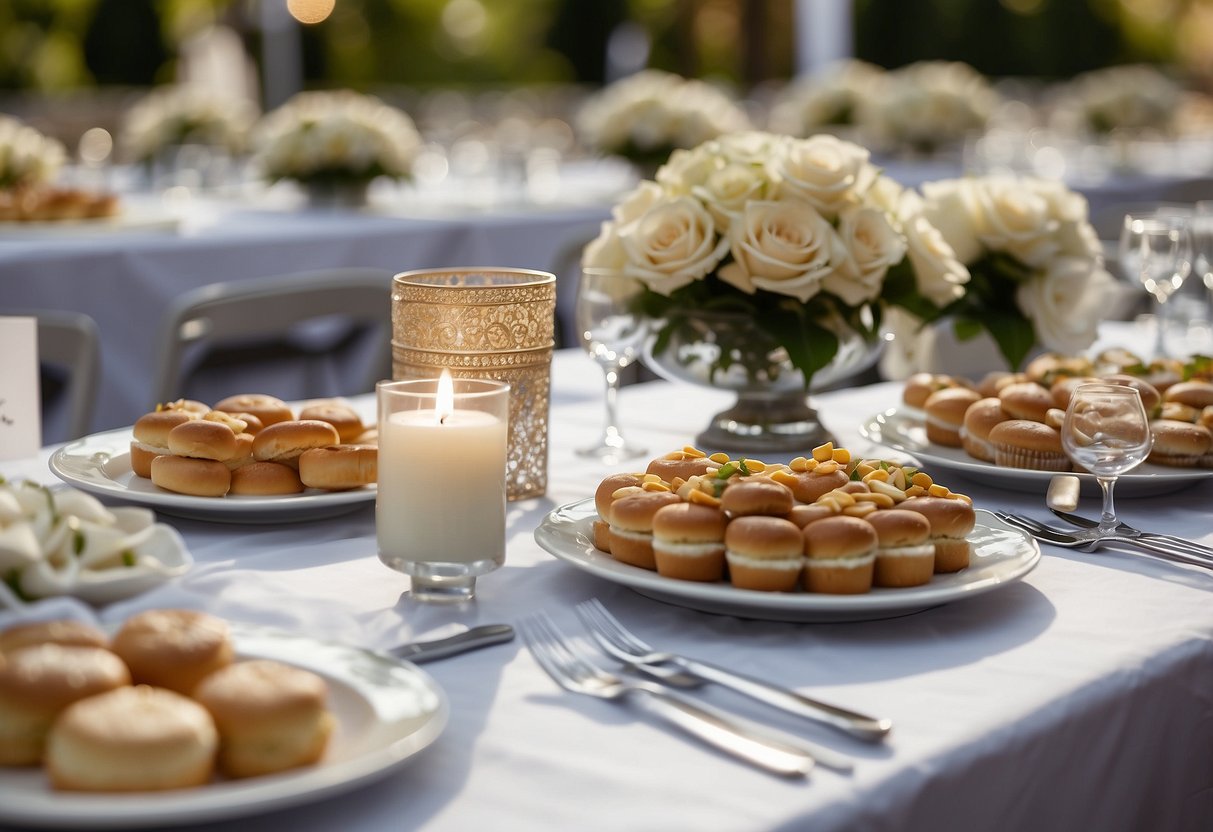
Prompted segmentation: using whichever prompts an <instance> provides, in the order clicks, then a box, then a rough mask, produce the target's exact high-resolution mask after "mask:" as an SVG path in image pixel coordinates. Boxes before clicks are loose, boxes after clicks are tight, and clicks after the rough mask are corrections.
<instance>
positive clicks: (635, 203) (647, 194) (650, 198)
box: [611, 181, 666, 225]
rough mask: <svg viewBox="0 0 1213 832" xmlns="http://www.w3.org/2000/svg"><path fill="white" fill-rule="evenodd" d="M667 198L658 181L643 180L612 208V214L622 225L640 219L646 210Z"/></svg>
mask: <svg viewBox="0 0 1213 832" xmlns="http://www.w3.org/2000/svg"><path fill="white" fill-rule="evenodd" d="M665 198H666V194H665V191H663V190H662V189H661V186H660V185H658V184H657V183H656V182H648V181H645V182H641V183H640V184H639V185H638V186H637V187H636V188H634V189H633V190H632V191H631V192H630V193H629V194H627V195H626V196H624V198H623V199H621V200H620V201H619V204H618V205H616V206H615V207H614V208H612V209H611V216H612V217H614V218H615V222H617V223H619V224H620V225H624V224H626V223H629V222H632V221H634V220H637V219H639V218H640V217H642V216H643V215H644V213H645V212H646V211H648V210H649V209H650V208H652V207H653V206H654V205H656V204H657V203H658V202H661V201H662V200H663V199H665Z"/></svg>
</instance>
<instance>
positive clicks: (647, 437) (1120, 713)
mask: <svg viewBox="0 0 1213 832" xmlns="http://www.w3.org/2000/svg"><path fill="white" fill-rule="evenodd" d="M597 373H598V371H597V370H596V368H595V367H594V366H593V365H591V364H590V362H589V360H588V359H586V358H584V357H583V356H581V355H580V354H577V353H568V352H565V353H560V354H558V356H557V361H556V363H555V368H554V387H555V391H556V392H555V394H554V401H553V408H552V427H551V448H550V482H549V487H548V493H547V496H546V497H545V498H543V499H535V500H530V501H526V502H522V503H517V504H511V506H510V507H509V517H508V526H509V532H508V534H509V541H508V554H507V563H506V565H505V567H504V568H503V569H501V570H500V571H498V572H496V573H494V574H491V575H489V576H487V577H484V578H482V579H481V580H480V582H479V600H478V601H477V602H476V603H475V604H474V605H472V606H471V608H470V609H466V610H462V609H456V608H452V607H445V606H418V605H416V604H415V603H414V602H412V601H411V600H410V599H408V598H406V597H402V593H403V592H404V591H405V590H406V589H407V586H408V582H407V579H406V578H405V577H404V576H401V575H398V574H396V573H394V572H392V571H390V570H388V569H387V568H386V567H385V566H383V565H382V564H380V562H379V561H378V559H377V558H376V554H375V539H374V512H373V510H372V509H371V508H370V507H369V506H368V507H366V508H363V509H360V510H358V511H356V512H354V513H352V514H348V515H345V516H342V517H337V518H332V519H328V520H322V521H314V522H299V523H294V524H290V525H282V526H240V525H228V524H220V523H204V522H198V521H187V520H178V519H174V518H171V517H164V518H162V519H164V520H165V521H166V522H169V523H172V524H173V525H174V526H176V527H177V528H178V529H179V530H180V531H181V532H182V534H183V535H184V536H185V539H186V541H187V542H188V545H189V547H190V549H191V550H192V552H193V554H194V557H195V558H196V559H197V561H198V564H197V566H196V568H195V569H194V571H193V572H191V573H190V574H189V575H187V576H185V577H184V578H183V579H181V580H179V581H177V582H176V583H174V584H172V585H169V586H166V587H163V588H161V589H158V590H155V591H152V592H150V593H148V594H147V595H145V596H142V597H139V598H136V599H133V600H131V601H128V602H123V603H120V604H116V605H114V606H111V607H109V608H107V609H104V610H102V611H101V616H102V618H103V619H104V620H107V621H119V620H121V619H123V618H124V617H126V616H128V615H129V614H131V613H132V612H134V611H136V610H139V609H143V608H149V607H158V606H166V605H184V606H190V607H196V608H200V609H206V610H209V611H212V612H214V613H217V614H220V615H223V616H226V617H228V618H230V619H233V620H237V621H247V622H255V623H263V624H268V625H273V626H276V627H280V628H284V629H287V630H291V631H296V632H300V633H305V634H308V635H311V636H315V637H319V638H325V639H336V640H341V641H345V642H349V643H352V644H357V645H365V646H371V647H377V648H386V647H390V646H392V645H393V644H397V643H399V642H402V641H405V640H409V639H413V638H417V637H424V636H429V635H442V634H446V633H448V632H451V631H454V630H455V629H458V628H459V626H461V625H472V624H475V623H486V622H498V621H509V622H516V621H518V620H519V618H521V617H522V616H524V615H525V614H527V613H530V612H533V611H534V610H538V609H544V610H547V611H548V612H550V613H551V614H552V616H553V617H554V618H555V620H556V621H557V622H558V623H559V624H560V625H561V626H562V627H564V628H567V630H568V631H569V632H570V633H581V632H583V631H581V629H580V626H579V624H578V623H577V620H576V617H575V615H574V613H573V609H572V608H573V606H574V604H575V603H576V602H578V601H581V600H584V599H588V598H591V597H595V596H596V597H598V598H601V599H602V600H603V601H604V602H605V603H606V604H607V605H608V606H609V607H610V608H611V609H612V610H614V611H615V612H616V613H617V615H618V616H619V617H620V618H621V619H622V620H624V621H625V622H626V623H628V624H629V625H631V626H632V627H633V629H635V630H637V631H638V632H639V633H641V634H642V635H643V636H644V637H645V638H646V639H647V640H649V641H651V642H653V643H654V644H657V645H660V646H663V647H667V648H670V649H673V650H677V651H681V652H683V653H686V654H689V655H693V656H699V657H704V658H709V657H710V658H712V659H714V660H716V661H718V662H719V663H721V664H725V665H730V666H733V667H736V668H739V669H744V670H746V671H747V672H750V673H752V674H754V675H757V676H761V677H765V678H769V679H772V680H775V681H777V682H781V683H784V684H787V685H791V686H793V687H795V688H798V689H800V690H802V691H804V692H806V693H811V694H814V695H817V696H819V697H821V698H824V699H827V700H833V701H836V702H839V703H842V704H846V705H849V706H851V707H853V708H855V709H858V710H861V711H866V712H870V713H875V714H880V715H886V716H888V717H891V718H892V719H893V720H894V722H895V724H896V727H895V729H894V731H893V733H892V735H891V736H890V738H889V740H888V742H887V743H886V744H885V745H883V746H881V747H876V748H873V747H868V746H863V745H861V744H859V743H856V742H852V741H849V740H848V739H846V738H841V737H836V736H834V735H832V734H830V733H828V732H826V731H821V730H817V729H814V728H812V727H804V726H802V725H798V724H797V723H796V722H795V720H793V719H790V718H785V717H782V716H777V715H772V714H771V713H770V712H769V711H766V710H764V709H762V708H761V707H759V706H754V705H752V704H750V703H749V702H748V701H747V700H743V699H741V698H740V697H737V696H735V695H733V694H730V693H729V692H727V691H719V690H709V691H704V695H705V697H706V698H707V699H708V700H709V701H711V702H712V703H714V704H717V705H720V706H724V707H728V708H733V709H736V710H738V711H739V712H741V713H743V714H745V715H747V716H749V717H752V718H760V719H766V720H770V721H771V722H772V724H775V725H778V726H779V727H782V728H784V729H794V730H798V731H800V732H802V733H803V735H804V736H806V737H809V738H811V739H813V740H814V741H816V742H818V743H821V744H824V745H828V746H830V747H831V748H834V749H835V750H838V751H841V752H844V753H846V754H850V755H853V756H854V757H855V759H856V760H857V763H856V768H855V771H854V773H853V774H851V775H843V774H838V773H835V772H832V771H827V770H821V769H819V770H818V771H816V772H815V773H814V774H813V775H812V777H811V778H810V779H809V780H808V781H807V782H789V781H785V780H782V779H779V778H776V777H773V776H769V775H766V774H763V773H759V772H757V771H755V770H751V769H750V768H748V767H746V766H744V765H741V764H738V763H736V762H734V761H733V760H731V759H728V758H725V757H723V756H720V755H718V754H716V753H713V752H710V751H707V750H704V749H702V748H700V747H697V746H695V745H694V744H692V743H690V742H688V741H687V740H685V739H684V738H682V737H681V736H679V735H677V734H676V733H674V732H672V731H671V730H669V729H667V728H665V727H662V726H661V725H660V724H656V723H654V722H651V721H648V720H646V719H643V718H638V717H637V715H636V713H635V712H633V711H630V710H628V709H626V708H623V707H617V706H615V705H612V704H610V703H605V702H601V701H597V700H590V699H588V698H586V697H578V696H574V695H572V694H568V693H564V692H562V691H561V690H559V689H558V688H557V687H556V685H555V684H554V683H553V682H552V681H551V680H550V679H549V678H548V677H547V676H545V675H544V673H543V672H542V671H541V670H540V668H539V667H538V666H537V665H536V664H535V662H534V661H533V660H532V658H531V657H530V656H529V655H528V654H527V652H526V651H525V650H524V649H523V648H522V646H521V644H520V643H517V642H516V643H513V644H511V645H508V646H499V647H494V648H491V649H487V650H482V651H479V652H476V653H471V654H466V655H464V656H460V657H457V658H453V659H447V660H445V661H441V662H437V663H433V664H430V665H427V666H426V670H427V671H428V672H430V673H431V674H432V675H433V677H434V678H435V679H436V680H437V681H438V683H439V684H440V685H441V686H442V687H443V688H444V689H445V691H446V693H447V695H448V696H449V698H450V704H451V720H450V724H449V726H448V728H447V729H446V731H445V732H444V734H443V735H442V736H441V737H440V738H439V740H438V741H437V743H436V744H435V745H434V746H433V747H431V748H429V749H427V750H426V751H424V752H422V753H421V754H420V755H419V756H418V757H417V758H416V759H415V760H413V761H411V763H410V764H409V765H408V766H407V767H405V768H404V769H402V770H400V771H399V772H396V773H393V774H391V775H390V776H388V777H386V778H385V779H383V780H382V781H380V782H378V783H376V784H374V785H371V786H369V787H366V788H362V789H359V790H358V791H356V792H354V793H351V794H348V795H345V796H340V797H336V798H333V799H329V800H325V801H323V802H320V803H317V804H314V805H309V806H304V807H298V808H293V809H288V810H283V811H279V812H276V813H274V814H272V815H269V816H263V817H250V818H246V819H242V820H237V821H232V822H228V823H225V824H222V825H213V826H207V827H199V828H206V829H219V828H222V829H224V830H249V832H253V830H260V829H264V828H276V829H277V828H281V829H292V830H301V831H302V832H309V831H310V830H315V832H322V831H323V832H328V831H329V830H333V829H342V830H361V831H362V832H378V830H382V829H427V830H452V832H455V831H456V830H458V832H462V831H463V830H469V829H473V830H475V829H480V830H487V829H550V830H566V829H573V828H577V829H611V830H616V829H696V828H699V829H711V830H755V829H814V830H855V829H890V830H893V829H896V830H920V829H921V830H940V829H1027V828H1037V829H1101V830H1140V829H1168V830H1176V829H1181V830H1207V829H1209V828H1213V753H1211V751H1210V749H1213V684H1211V683H1210V680H1211V679H1213V605H1211V604H1213V574H1211V573H1209V572H1207V571H1201V570H1197V569H1194V568H1188V567H1181V566H1173V565H1168V564H1164V563H1160V562H1157V561H1152V560H1148V559H1145V558H1143V557H1134V556H1131V555H1126V554H1115V553H1112V554H1076V553H1071V552H1068V551H1065V550H1060V549H1055V548H1050V547H1047V546H1046V547H1044V558H1043V559H1042V561H1041V562H1040V565H1039V566H1038V567H1037V568H1036V569H1035V570H1034V571H1033V572H1032V573H1031V574H1029V575H1028V576H1027V577H1026V578H1025V579H1024V580H1023V581H1022V582H1019V583H1017V584H1013V585H1010V586H1007V587H1005V588H1002V589H999V590H997V591H995V592H992V593H990V594H988V595H984V596H981V597H979V598H974V599H969V600H965V601H960V602H956V603H952V604H948V605H946V606H943V607H939V608H936V609H933V610H928V611H925V612H921V613H918V614H915V615H911V616H907V617H902V618H894V619H890V620H884V621H870V622H859V623H832V624H797V623H777V622H764V621H752V620H742V619H739V618H732V617H726V616H717V615H709V614H705V613H700V612H695V611H692V610H688V609H683V608H680V607H675V606H670V605H667V604H663V603H660V602H657V601H654V600H650V599H648V598H645V597H642V596H640V595H637V594H635V593H633V592H632V591H631V590H629V589H626V588H624V587H622V586H618V585H615V584H612V583H609V582H607V581H605V580H603V579H600V578H597V577H594V576H591V575H588V574H585V573H582V572H580V571H579V570H577V569H575V568H574V567H572V566H570V565H568V564H566V563H564V562H561V561H558V560H556V559H553V558H552V557H550V556H548V555H547V554H545V553H544V552H543V551H541V550H540V549H539V547H538V546H537V545H536V544H535V542H534V540H533V538H532V533H533V531H534V529H535V527H536V525H537V524H538V523H539V522H540V520H541V519H542V517H543V516H544V514H545V513H546V512H548V511H549V510H550V509H551V508H553V507H554V506H556V505H559V504H563V503H566V502H570V501H573V500H577V499H580V498H583V497H585V496H587V495H589V494H591V493H592V491H593V488H594V487H595V485H596V484H597V482H598V481H599V480H600V479H601V478H602V477H603V476H604V475H605V474H606V473H609V472H610V471H611V470H612V469H610V468H607V467H600V466H598V465H596V464H588V463H586V462H584V461H582V460H581V459H579V458H577V457H575V456H574V455H573V452H572V449H573V448H575V447H577V446H579V445H581V444H584V443H588V442H589V441H590V440H592V439H593V438H594V436H595V434H596V431H597V429H598V426H599V424H600V417H601V415H602V413H601V409H602V401H601V397H600V390H599V379H598V375H597ZM897 398H898V389H897V387H896V385H894V384H881V385H875V386H871V387H866V388H858V389H854V390H844V391H839V392H834V393H829V394H824V395H821V396H820V397H817V404H818V406H819V408H820V410H821V413H822V416H823V420H824V421H825V422H826V424H827V425H828V427H830V428H831V429H832V430H833V431H834V432H835V433H836V435H837V436H838V438H839V440H840V441H841V442H842V443H843V444H845V445H847V446H849V447H851V448H853V449H854V450H855V451H857V452H859V453H863V454H865V455H867V454H869V453H872V452H873V449H871V448H870V447H868V445H867V443H866V442H864V441H863V440H862V439H860V437H859V435H858V433H857V430H856V426H857V424H858V423H859V422H860V421H861V420H862V419H864V418H866V417H868V416H871V415H872V414H874V413H876V412H878V411H880V410H882V409H884V408H886V407H888V406H890V405H891V404H893V403H895V402H896V400H897ZM727 403H728V397H727V396H724V395H722V394H719V393H715V392H711V391H703V390H698V389H693V388H688V387H682V386H674V385H670V384H666V383H664V382H657V383H651V384H644V385H638V386H634V387H629V388H625V390H624V391H623V393H622V395H621V413H622V419H623V423H624V426H625V428H626V430H627V432H628V433H629V434H631V435H632V436H633V437H634V438H635V439H637V440H640V441H642V442H644V443H647V445H648V447H649V448H650V449H651V451H652V452H653V454H654V455H657V454H659V453H662V452H665V451H667V450H671V449H674V448H678V447H681V446H682V445H684V444H685V443H687V442H688V441H691V439H692V437H693V436H694V435H695V433H696V432H697V431H698V430H700V429H702V428H703V427H704V426H705V425H706V421H707V418H708V416H709V415H710V414H711V413H712V412H713V411H714V409H718V408H719V407H721V406H722V405H725V404H727ZM361 404H362V405H364V406H369V405H370V402H369V401H365V400H364V401H362V402H361ZM48 454H49V450H48V451H45V452H44V453H43V454H42V457H41V458H40V459H37V460H27V461H24V462H17V463H7V464H0V474H3V475H4V476H6V477H9V478H14V477H21V476H27V477H34V478H37V479H39V480H42V481H45V482H51V481H53V477H52V476H51V475H50V474H49V472H48V470H47V467H46V458H47V456H48ZM623 468H626V466H623ZM941 479H944V478H941ZM945 481H947V482H948V484H949V485H951V486H952V487H953V489H954V490H958V491H967V492H968V493H969V494H971V495H972V496H973V498H974V500H975V502H976V504H977V505H978V506H979V507H985V508H1006V509H1011V510H1015V511H1026V512H1029V513H1032V514H1035V515H1037V516H1047V513H1046V512H1045V511H1044V507H1043V498H1042V497H1038V496H1032V495H1026V494H1020V493H1014V492H1004V491H999V490H995V489H992V488H989V487H985V486H983V485H982V484H980V483H970V482H964V481H961V480H945ZM1211 498H1213V483H1211V482H1209V481H1205V482H1203V483H1202V484H1200V485H1196V486H1193V487H1191V488H1188V489H1186V490H1184V491H1181V492H1178V493H1174V494H1170V495H1166V496H1160V497H1153V498H1139V499H1122V500H1121V501H1120V503H1119V508H1120V510H1121V513H1122V515H1123V516H1124V518H1125V519H1126V520H1128V521H1130V522H1132V523H1135V524H1139V525H1141V526H1145V527H1149V528H1153V529H1159V530H1166V531H1170V532H1173V533H1177V534H1184V535H1187V536H1190V537H1192V538H1194V539H1199V540H1202V541H1203V542H1204V543H1206V544H1213V521H1211V520H1210V515H1209V512H1208V506H1209V505H1210V499H1211ZM1082 508H1083V510H1084V511H1085V512H1086V513H1088V514H1091V513H1094V511H1095V510H1096V507H1095V506H1094V505H1092V504H1091V503H1090V502H1088V503H1087V504H1085V505H1084V506H1083V507H1082ZM11 618H12V617H11V616H5V615H3V614H0V626H3V624H4V623H5V622H6V621H8V620H11Z"/></svg>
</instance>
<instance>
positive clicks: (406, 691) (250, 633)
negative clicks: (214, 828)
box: [0, 609, 448, 830]
mask: <svg viewBox="0 0 1213 832" xmlns="http://www.w3.org/2000/svg"><path fill="white" fill-rule="evenodd" d="M0 659H2V661H0V726H2V727H0V823H3V824H20V825H22V826H37V827H47V828H63V829H89V830H92V829H133V828H138V827H148V826H163V825H171V824H180V823H199V822H205V821H218V820H224V819H228V818H233V817H239V816H244V815H250V814H255V813H258V812H263V811H268V810H270V809H276V808H283V807H286V806H292V805H297V804H300V803H306V802H310V801H315V800H318V799H322V798H324V797H327V796H330V795H334V794H338V793H341V792H344V791H348V790H349V789H352V788H354V787H356V786H358V785H360V784H362V783H365V782H368V781H370V780H372V779H375V778H378V777H381V776H383V775H386V774H388V773H389V772H391V771H393V770H395V769H396V768H398V767H399V766H401V765H403V764H404V763H406V762H407V761H409V759H410V758H412V757H413V756H414V755H415V754H417V753H418V752H419V751H421V750H422V749H424V748H426V747H427V746H429V745H430V744H431V743H433V742H434V740H436V739H437V738H438V736H439V735H440V734H441V733H442V731H443V729H444V727H445V725H446V722H447V716H448V705H447V700H446V696H445V694H444V693H443V691H442V689H441V688H440V687H438V685H437V684H436V683H435V682H434V681H433V679H431V678H430V677H429V676H428V675H427V674H426V673H425V672H424V671H421V670H419V669H418V668H417V667H416V666H414V665H412V664H409V663H408V662H404V661H401V660H398V659H394V658H392V657H391V656H387V655H383V654H379V653H374V652H371V651H367V650H362V649H358V648H354V647H349V646H344V645H339V644H331V643H327V642H322V641H317V640H315V639H311V638H306V637H302V636H296V635H291V634H287V633H281V632H276V631H272V630H266V629H262V628H258V627H255V626H251V625H243V624H236V623H231V622H227V621H225V620H223V619H221V618H218V617H216V616H213V615H210V614H209V613H205V612H201V611H194V610H184V609H153V610H147V611H144V612H141V613H138V614H136V615H134V616H132V617H130V618H128V619H127V620H126V621H125V622H123V623H122V624H121V625H120V626H118V627H117V628H116V629H115V630H113V631H112V632H110V631H106V630H101V629H99V628H97V627H95V626H93V625H91V624H89V623H87V622H81V621H77V620H52V621H40V622H27V623H22V624H18V625H15V626H12V627H9V628H6V629H5V630H3V631H0Z"/></svg>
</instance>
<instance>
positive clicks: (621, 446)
mask: <svg viewBox="0 0 1213 832" xmlns="http://www.w3.org/2000/svg"><path fill="white" fill-rule="evenodd" d="M643 293H644V284H642V283H641V282H640V281H639V280H636V279H635V278H631V277H624V276H622V275H619V274H614V273H602V272H595V271H593V270H590V269H586V270H584V271H583V272H582V274H581V282H580V283H579V284H578V286H577V300H576V302H575V304H574V313H573V316H574V320H575V322H576V324H577V332H578V336H579V338H580V339H581V346H582V348H583V349H584V350H585V351H586V352H587V353H589V355H590V357H591V358H593V359H594V360H595V361H596V362H598V365H599V366H600V367H602V371H603V374H604V376H605V378H606V424H605V426H604V427H603V431H602V435H601V436H600V437H599V439H598V441H597V442H596V443H595V444H593V445H590V446H589V447H585V448H578V449H577V454H578V455H579V456H585V457H595V458H597V459H600V460H602V461H603V462H606V463H609V464H615V463H617V462H620V461H622V460H625V459H632V458H634V457H638V456H643V455H644V454H646V453H648V451H646V450H645V449H644V448H641V447H638V446H636V445H634V444H632V443H630V442H628V441H627V440H626V439H625V438H624V436H623V432H622V430H621V429H620V427H619V415H618V396H619V385H620V374H621V373H622V372H623V370H624V368H625V367H627V366H628V365H630V364H631V363H632V362H634V361H635V360H636V358H637V357H638V356H639V355H640V347H641V345H642V344H643V343H644V339H645V337H646V336H647V335H648V326H647V324H646V320H645V317H644V316H643V315H641V314H640V313H639V312H638V310H637V309H636V304H637V302H638V301H639V299H640V296H641V295H642V294H643Z"/></svg>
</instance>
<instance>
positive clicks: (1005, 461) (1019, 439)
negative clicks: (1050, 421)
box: [989, 403, 1070, 471]
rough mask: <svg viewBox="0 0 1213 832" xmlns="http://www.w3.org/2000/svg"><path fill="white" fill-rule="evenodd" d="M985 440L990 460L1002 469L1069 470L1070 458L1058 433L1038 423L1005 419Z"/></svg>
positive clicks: (1054, 429)
mask: <svg viewBox="0 0 1213 832" xmlns="http://www.w3.org/2000/svg"><path fill="white" fill-rule="evenodd" d="M1004 406H1005V403H1004ZM1041 415H1042V417H1043V415H1044V414H1041ZM989 438H990V444H992V445H993V446H994V461H995V463H997V464H998V465H1000V466H1002V467H1004V468H1032V469H1035V470H1038V471H1069V470H1070V459H1069V457H1067V456H1066V454H1065V451H1064V450H1062V447H1061V432H1060V431H1058V430H1057V429H1056V428H1052V427H1049V426H1048V425H1046V424H1043V423H1042V422H1034V421H1031V420H1028V419H1009V420H1007V421H1005V422H1000V423H999V424H997V425H995V426H994V427H993V428H992V429H991V430H990V437H989Z"/></svg>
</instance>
